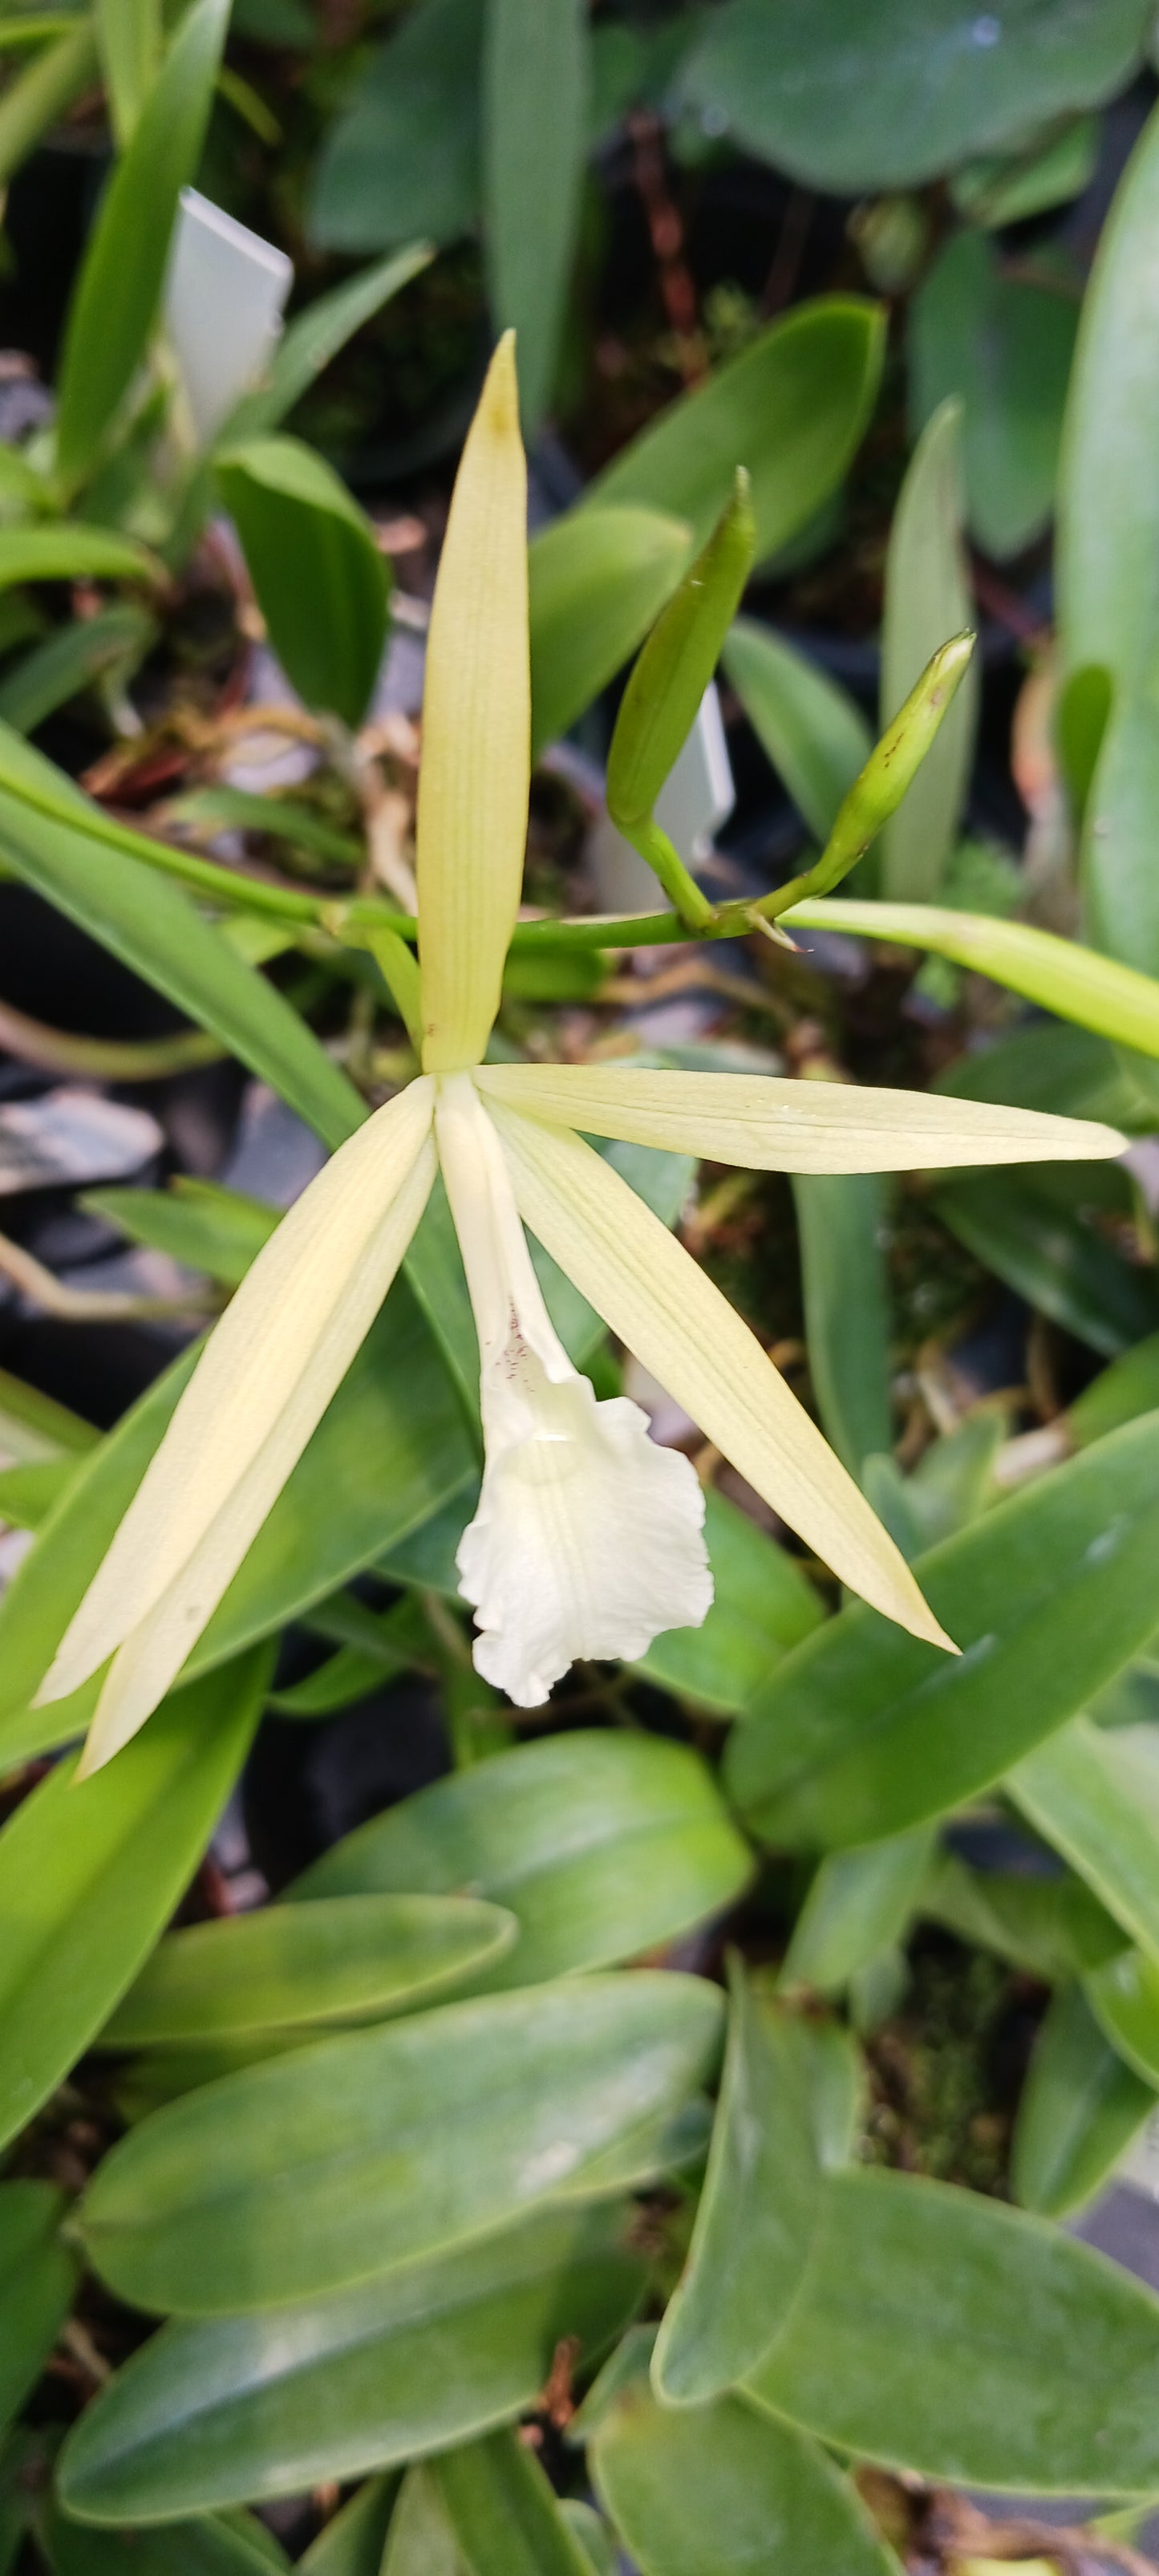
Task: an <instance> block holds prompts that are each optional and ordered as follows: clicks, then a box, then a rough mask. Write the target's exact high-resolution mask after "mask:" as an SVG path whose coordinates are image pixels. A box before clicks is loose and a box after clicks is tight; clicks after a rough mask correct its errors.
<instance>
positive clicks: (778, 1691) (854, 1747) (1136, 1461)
mask: <svg viewBox="0 0 1159 2576" xmlns="http://www.w3.org/2000/svg"><path fill="white" fill-rule="evenodd" d="M1157 1464H1159V1420H1157V1419H1156V1418H1155V1416H1153V1415H1150V1416H1149V1415H1144V1416H1143V1418H1142V1419H1141V1420H1140V1421H1138V1422H1135V1423H1130V1424H1127V1425H1126V1426H1125V1427H1124V1429H1123V1430H1121V1431H1117V1432H1112V1433H1111V1435H1110V1437H1109V1438H1108V1439H1106V1440H1103V1441H1100V1442H1097V1443H1096V1444H1095V1446H1094V1447H1092V1448H1090V1449H1087V1450H1085V1451H1084V1452H1083V1453H1082V1455H1081V1456H1080V1457H1078V1458H1075V1459H1073V1460H1071V1461H1070V1463H1069V1464H1068V1465H1067V1466H1064V1467H1060V1468H1059V1469H1058V1470H1057V1471H1056V1472H1055V1473H1053V1474H1052V1475H1051V1476H1049V1477H1046V1478H1044V1479H1042V1481H1041V1482H1039V1483H1036V1484H1033V1485H1031V1486H1029V1487H1027V1488H1026V1489H1025V1490H1024V1491H1023V1492H1022V1493H1020V1494H1017V1495H1014V1496H1012V1497H1011V1498H1010V1500H1009V1501H1007V1502H1005V1503H1000V1504H998V1505H997V1506H996V1507H995V1509H994V1510H993V1511H990V1512H987V1513H986V1514H985V1515H984V1517H983V1518H982V1520H980V1521H977V1522H975V1523H974V1524H973V1526H972V1527H971V1528H968V1529H966V1530H963V1531H962V1532H961V1533H960V1535H959V1536H958V1537H956V1538H951V1539H946V1540H944V1541H943V1543H942V1544H941V1546H940V1547H936V1548H933V1549H931V1551H930V1553H929V1555H928V1556H924V1557H920V1558H919V1559H918V1569H917V1570H918V1571H919V1573H920V1577H921V1581H922V1584H923V1587H924V1588H925V1589H926V1590H927V1591H928V1595H929V1598H930V1600H931V1602H932V1603H933V1606H934V1608H935V1609H936V1610H937V1612H938V1613H939V1615H940V1616H941V1617H942V1618H943V1619H944V1620H945V1621H946V1624H947V1626H948V1627H949V1629H950V1630H951V1633H952V1634H954V1635H955V1636H956V1637H957V1639H958V1641H959V1643H960V1645H961V1647H962V1649H963V1651H962V1654H961V1655H960V1657H959V1658H958V1659H957V1660H956V1661H955V1662H954V1663H950V1662H948V1661H947V1660H945V1659H944V1658H942V1657H941V1656H939V1655H937V1654H936V1652H935V1651H934V1650H933V1649H931V1648H930V1647H928V1646H923V1645H922V1644H921V1643H920V1642H919V1641H918V1640H916V1639H910V1638H908V1637H906V1636H903V1635H902V1633H901V1632H900V1631H899V1630H897V1629H895V1628H892V1627H890V1626H887V1625H886V1623H885V1622H884V1621H882V1620H881V1619H880V1618H878V1617H877V1616H876V1615H875V1614H874V1613H873V1612H871V1611H869V1610H865V1609H863V1608H862V1607H861V1606H860V1605H858V1606H857V1607H850V1608H848V1609H845V1610H842V1611H841V1612H840V1613H839V1615H838V1617H837V1618H836V1619H834V1620H831V1621H830V1622H829V1624H828V1625H827V1626H826V1627H825V1628H824V1629H822V1630H821V1632H820V1634H819V1635H818V1636H817V1637H816V1638H809V1639H806V1641H805V1643H804V1645H802V1646H798V1647H797V1648H796V1649H795V1651H794V1653H793V1654H792V1655H791V1656H789V1657H787V1658H786V1660H785V1662H784V1664H783V1665H782V1666H781V1667H780V1669H779V1671H778V1672H776V1673H775V1674H774V1675H773V1677H772V1680H771V1681H770V1682H769V1684H768V1686H767V1688H766V1689H765V1690H764V1691H762V1692H761V1694H760V1696H759V1698H758V1699H757V1701H756V1702H755V1703H754V1706H753V1708H752V1710H751V1711H750V1714H749V1716H748V1718H747V1720H746V1723H745V1725H744V1726H743V1727H740V1728H738V1729H736V1731H735V1732H734V1734H733V1736H732V1739H731V1743H730V1746H729V1751H728V1755H727V1757H726V1760H727V1771H728V1778H729V1785H730V1788H731V1791H732V1794H733V1796H734V1798H735V1800H736V1803H737V1805H738V1807H739V1809H740V1811H741V1813H742V1815H744V1816H745V1818H746V1819H747V1821H748V1822H749V1823H750V1824H751V1825H753V1826H754V1828H756V1829H757V1830H759V1831H760V1833H761V1834H762V1835H764V1836H766V1837H767V1838H768V1839H769V1840H770V1841H771V1842H773V1843H774V1844H776V1845H778V1846H782V1847H783V1846H790V1847H793V1848H798V1847H801V1846H804V1847H806V1848H808V1847H809V1846H813V1847H817V1846H820V1847H821V1848H829V1847H832V1846H834V1845H839V1844H844V1843H862V1842H870V1841H876V1840H878V1839H880V1838H882V1837H884V1836H885V1835H887V1834H893V1833H899V1832H901V1831H902V1830H903V1829H904V1828H905V1827H907V1826H909V1825H912V1824H918V1823H920V1822H921V1821H922V1820H923V1818H925V1817H928V1816H934V1815H938V1814H940V1813H942V1812H944V1811H945V1810H946V1809H947V1808H950V1807H954V1806H957V1805H959V1804H960V1803H961V1801H962V1800H963V1799H964V1798H968V1797H972V1796H973V1795H974V1794H975V1792H976V1791H977V1790H979V1789H982V1788H985V1787H987V1786H988V1785H989V1783H990V1782H991V1781H994V1780H996V1779H998V1778H999V1777H1000V1776H1001V1775H1002V1773H1003V1772H1005V1771H1007V1770H1008V1769H1009V1768H1010V1766H1011V1764H1012V1763H1015V1762H1017V1761H1018V1760H1019V1757H1020V1755H1022V1754H1024V1753H1027V1752H1029V1750H1030V1748H1031V1746H1032V1745H1034V1744H1036V1743H1038V1742H1040V1741H1041V1740H1042V1739H1043V1738H1044V1737H1046V1736H1048V1735H1050V1734H1051V1732H1052V1730H1054V1729H1055V1728H1057V1727H1059V1726H1061V1725H1062V1723H1063V1721H1064V1719H1066V1718H1067V1717H1069V1716H1071V1715H1072V1714H1073V1713H1074V1711H1075V1710H1076V1709H1078V1708H1081V1707H1082V1706H1083V1704H1084V1702H1085V1701H1086V1699H1087V1697H1088V1696H1089V1694H1090V1693H1091V1692H1092V1691H1093V1690H1096V1689H1097V1688H1098V1687H1099V1685H1100V1683H1102V1682H1104V1681H1108V1680H1109V1679H1110V1678H1111V1675H1112V1674H1113V1673H1114V1672H1116V1671H1117V1670H1118V1669H1119V1667H1120V1666H1121V1665H1122V1664H1124V1663H1125V1662H1126V1661H1127V1660H1128V1658H1129V1656H1131V1655H1132V1654H1134V1653H1135V1652H1136V1651H1137V1649H1138V1648H1139V1647H1140V1646H1141V1645H1142V1644H1143V1643H1144V1642H1145V1638H1146V1636H1147V1633H1148V1631H1149V1629H1150V1628H1151V1626H1152V1623H1153V1618H1154V1596H1153V1591H1152V1587H1151V1581H1150V1574H1149V1571H1148V1569H1149V1567H1151V1566H1152V1565H1153V1563H1154V1552H1155V1547H1156V1543H1157V1541H1159V1502H1157V1501H1156V1485H1155V1478H1156V1466H1157ZM1015 1785H1016V1786H1017V1783H1016V1784H1015ZM1098 1892H1099V1894H1100V1895H1102V1896H1103V1897H1104V1902H1106V1903H1107V1904H1108V1905H1111V1904H1112V1900H1111V1897H1110V1895H1109V1894H1108V1893H1107V1892H1106V1891H1105V1890H1103V1889H1101V1888H1100V1889H1099V1891H1098ZM1112 1910H1114V1908H1113V1906H1112Z"/></svg>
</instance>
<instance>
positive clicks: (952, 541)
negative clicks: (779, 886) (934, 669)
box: [878, 400, 979, 903]
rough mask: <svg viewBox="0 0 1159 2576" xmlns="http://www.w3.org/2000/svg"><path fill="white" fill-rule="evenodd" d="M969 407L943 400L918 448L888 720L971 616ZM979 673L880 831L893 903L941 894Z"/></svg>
mask: <svg viewBox="0 0 1159 2576" xmlns="http://www.w3.org/2000/svg"><path fill="white" fill-rule="evenodd" d="M961 421H962V406H961V404H960V402H958V401H956V400H954V401H949V402H944V403H943V404H942V405H941V408H940V409H939V410H938V411H936V412H935V413H934V416H933V418H932V420H930V421H929V422H928V423H927V425H926V427H925V429H924V430H923V431H922V435H921V437H920V438H919V440H918V443H917V446H916V447H915V449H914V452H913V456H912V457H911V459H910V464H909V468H908V471H907V473H906V478H905V481H904V483H903V484H902V488H901V494H900V497H899V500H898V505H897V509H896V511H895V513H894V521H893V527H892V529H891V531H890V539H889V552H888V554H887V556H886V566H885V618H884V624H883V628H882V641H881V720H882V725H883V726H885V725H887V724H889V723H890V722H891V720H892V718H893V717H894V716H895V715H896V714H897V712H898V710H899V708H900V707H901V706H903V705H904V703H905V700H906V698H907V697H908V696H909V692H910V690H911V689H912V688H913V687H914V685H915V683H916V682H917V680H918V679H919V678H920V676H921V674H922V672H923V670H924V669H925V666H926V664H927V662H928V661H929V659H930V655H931V654H932V653H936V652H937V650H938V647H939V645H940V644H944V643H946V642H947V640H948V639H949V637H950V636H951V635H959V634H960V633H961V632H962V630H963V628H964V627H967V626H969V624H970V622H971V601H970V591H969V585H968V581H967V576H966V567H965V562H964V559H963V554H962V500H961V481H960V464H959V453H960V439H961ZM978 687H979V681H978V673H977V670H976V668H974V667H973V666H972V667H971V668H970V669H969V670H968V671H967V673H966V676H965V679H964V680H963V682H962V685H961V687H960V689H959V690H958V694H957V697H956V698H955V700H954V703H953V705H952V707H951V708H950V709H949V712H948V714H947V715H946V717H945V719H944V721H943V723H942V725H941V727H940V729H939V731H938V734H937V736H936V739H935V741H934V743H933V745H932V747H931V749H930V750H929V751H928V752H927V754H926V757H925V759H924V760H923V762H922V765H921V768H920V769H919V771H918V774H917V776H916V778H915V779H914V780H913V782H912V784H911V786H910V788H909V790H908V793H907V795H906V797H905V801H904V803H903V804H902V805H901V806H899V808H898V811H897V813H896V814H894V815H892V816H891V818H890V820H889V822H888V823H887V824H886V826H885V830H884V832H883V833H882V836H881V848H880V858H879V862H878V865H879V868H880V874H881V891H882V893H883V894H884V895H886V896H887V897H889V898H890V899H891V900H893V901H894V902H903V903H904V902H911V901H913V900H914V899H915V898H917V899H921V898H923V897H925V898H928V897H929V896H931V895H936V893H937V890H938V887H939V885H940V884H941V880H942V875H943V872H944V869H945V865H946V861H947V859H948V857H949V855H950V851H951V849H952V847H953V844H954V839H955V835H956V833H957V828H958V822H959V818H960V815H961V811H962V806H963V803H964V801H965V795H966V787H967V783H968V780H969V775H970V763H971V760H972V758H973V751H974V735H975V731H976V728H977V721H978Z"/></svg>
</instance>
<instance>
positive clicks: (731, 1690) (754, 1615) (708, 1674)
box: [635, 1486, 824, 1717]
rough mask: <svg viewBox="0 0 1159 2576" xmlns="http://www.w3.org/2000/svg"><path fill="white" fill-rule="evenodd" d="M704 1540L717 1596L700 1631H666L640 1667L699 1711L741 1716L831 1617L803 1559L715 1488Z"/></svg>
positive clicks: (707, 1504) (706, 1499) (708, 1502)
mask: <svg viewBox="0 0 1159 2576" xmlns="http://www.w3.org/2000/svg"><path fill="white" fill-rule="evenodd" d="M704 1505H705V1509H704V1536H705V1542H706V1544H707V1547H708V1561H709V1564H710V1566H711V1568H712V1581H713V1598H712V1607H711V1609H710V1610H709V1613H708V1616H707V1618H706V1619H705V1620H703V1621H702V1623H701V1625H700V1627H699V1628H665V1629H663V1630H662V1632H661V1634H660V1635H659V1636H658V1637H654V1638H653V1640H652V1643H651V1645H650V1646H649V1648H648V1651H647V1654H645V1655H642V1656H641V1657H640V1661H639V1663H638V1664H637V1665H636V1667H635V1669H636V1671H637V1672H640V1673H644V1674H646V1676H647V1678H648V1680H649V1681H654V1682H659V1684H660V1687H661V1689H662V1690H669V1691H675V1693H676V1695H677V1697H678V1698H680V1699H690V1700H693V1701H694V1702H695V1703H696V1706H697V1707H698V1708H706V1709H713V1710H716V1711H718V1712H719V1714H720V1715H721V1716H723V1717H734V1716H739V1715H741V1714H742V1713H743V1711H744V1710H745V1709H746V1708H747V1706H748V1703H749V1701H750V1700H751V1699H752V1697H753V1694H754V1692H755V1691H756V1690H758V1689H759V1687H760V1685H761V1683H762V1682H763V1681H764V1680H766V1678H767V1676H768V1674H769V1672H770V1671H771V1670H772V1668H773V1666H774V1665H775V1664H778V1663H780V1661H781V1658H782V1656H784V1655H786V1654H787V1653H788V1651H789V1648H790V1646H795V1645H797V1644H799V1642H800V1640H801V1638H802V1637H807V1636H808V1635H809V1634H810V1632H811V1630H812V1629H814V1628H818V1627H820V1625H821V1621H822V1618H823V1616H824V1613H823V1611H822V1607H821V1602H820V1599H819V1597H818V1595H817V1593H816V1592H815V1591H814V1590H813V1587H812V1584H811V1583H810V1582H809V1579H808V1576H807V1575H805V1574H803V1573H802V1571H801V1567H800V1563H799V1561H798V1559H797V1558H796V1557H795V1556H790V1555H789V1553H788V1551H787V1549H785V1548H783V1547H779V1546H778V1544H777V1541H776V1540H775V1539H772V1538H769V1537H768V1536H767V1534H766V1532H765V1531H764V1530H762V1529H758V1527H757V1525H756V1522H755V1521H751V1520H750V1519H749V1517H748V1514H747V1512H742V1511H740V1510H739V1509H738V1507H737V1505H736V1504H735V1503H730V1502H729V1500H728V1498H727V1496H726V1495H724V1494H718V1493H717V1492H716V1491H715V1490H714V1488H713V1487H712V1486H710V1487H709V1489H708V1491H707V1493H706V1494H705V1497H704Z"/></svg>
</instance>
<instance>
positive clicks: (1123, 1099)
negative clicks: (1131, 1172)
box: [931, 1020, 1154, 1127]
mask: <svg viewBox="0 0 1159 2576" xmlns="http://www.w3.org/2000/svg"><path fill="white" fill-rule="evenodd" d="M931 1089H932V1090H934V1091H940V1092H945V1093H947V1094H948V1096H949V1097H950V1098H951V1099H953V1100H1003V1101H1009V1103H1010V1104H1011V1106H1012V1107H1013V1108H1015V1109H1050V1110H1053V1111H1054V1112H1055V1113H1056V1115H1060V1116H1062V1117H1064V1118H1102V1119H1105V1120H1106V1122H1107V1124H1108V1126H1111V1127H1124V1126H1125V1127H1137V1126H1140V1125H1142V1126H1143V1127H1150V1126H1151V1125H1152V1123H1153V1119H1154V1111H1153V1110H1152V1109H1150V1107H1149V1105H1148V1103H1147V1102H1146V1101H1145V1100H1144V1098H1143V1096H1142V1094H1141V1093H1140V1092H1139V1091H1138V1090H1136V1088H1135V1086H1134V1085H1133V1084H1132V1083H1131V1081H1130V1080H1129V1078H1128V1076H1127V1074H1126V1072H1125V1070H1124V1066H1123V1059H1122V1057H1121V1055H1119V1054H1118V1053H1117V1052H1116V1050H1115V1048H1114V1047H1113V1046H1111V1045H1110V1044H1109V1043H1108V1041H1107V1039H1106V1038H1099V1037H1095V1035H1094V1034H1093V1032H1092V1031H1091V1030H1090V1029H1080V1028H1074V1027H1072V1026H1069V1025H1068V1024H1067V1022H1066V1021H1065V1020H1054V1021H1051V1020H1040V1021H1037V1022H1036V1023H1035V1025H1034V1026H1033V1027H1031V1028H1027V1029H1019V1030H1017V1031H1016V1033H1015V1035H1014V1036H1013V1037H1009V1038H999V1039H998V1040H997V1042H996V1044H995V1045H994V1046H987V1047H986V1048H985V1049H984V1051H983V1052H981V1053H980V1054H977V1055H963V1056H959V1057H958V1058H957V1060H956V1062H955V1063H953V1064H951V1065H949V1066H948V1067H947V1069H946V1071H945V1072H944V1073H939V1074H938V1075H937V1076H936V1077H935V1080H934V1082H933V1083H932V1084H931Z"/></svg>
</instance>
